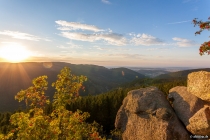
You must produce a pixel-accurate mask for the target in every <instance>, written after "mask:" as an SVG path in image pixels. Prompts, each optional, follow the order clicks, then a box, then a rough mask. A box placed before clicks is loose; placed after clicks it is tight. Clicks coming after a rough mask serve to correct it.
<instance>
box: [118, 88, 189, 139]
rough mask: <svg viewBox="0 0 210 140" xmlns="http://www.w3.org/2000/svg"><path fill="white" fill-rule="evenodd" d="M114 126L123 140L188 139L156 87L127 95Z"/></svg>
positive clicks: (184, 130)
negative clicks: (120, 131) (119, 131)
mask: <svg viewBox="0 0 210 140" xmlns="http://www.w3.org/2000/svg"><path fill="white" fill-rule="evenodd" d="M115 127H116V128H118V129H121V130H122V131H123V134H122V137H123V140H174V139H177V140H189V139H190V135H189V133H188V132H187V130H186V129H185V127H184V125H183V124H182V123H181V122H180V121H179V119H178V118H177V116H176V114H175V113H174V111H173V109H172V107H171V105H170V104H169V102H168V101H167V99H166V97H165V95H164V93H163V92H161V91H160V90H159V89H158V88H156V87H148V88H141V89H138V90H132V91H130V92H128V95H127V97H126V98H125V99H124V100H123V105H122V106H121V107H120V109H119V111H118V113H117V116H116V120H115Z"/></svg>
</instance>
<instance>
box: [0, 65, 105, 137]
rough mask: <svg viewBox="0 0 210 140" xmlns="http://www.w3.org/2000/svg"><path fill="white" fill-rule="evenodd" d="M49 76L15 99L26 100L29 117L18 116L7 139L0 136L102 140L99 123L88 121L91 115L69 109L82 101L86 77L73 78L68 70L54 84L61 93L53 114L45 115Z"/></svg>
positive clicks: (12, 122)
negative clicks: (69, 104) (80, 90)
mask: <svg viewBox="0 0 210 140" xmlns="http://www.w3.org/2000/svg"><path fill="white" fill-rule="evenodd" d="M46 79H47V76H40V77H38V78H35V79H34V80H33V86H31V87H29V88H28V89H26V90H21V91H20V92H18V93H17V95H16V96H15V99H17V100H18V101H19V102H20V101H23V100H25V102H26V105H29V106H30V110H29V112H28V113H24V112H18V113H15V114H13V115H12V116H11V118H10V123H11V124H12V125H14V126H16V128H15V129H13V130H11V132H10V133H8V134H7V135H3V134H0V139H1V140H6V139H18V140H49V139H50V140H83V139H88V140H101V139H102V138H101V137H100V136H99V133H98V129H99V124H97V123H96V122H94V123H92V124H88V123H86V122H85V120H86V119H87V118H88V117H89V116H90V115H89V113H87V112H84V113H82V112H81V111H80V110H77V111H76V112H74V113H73V112H71V111H68V110H66V108H65V106H66V104H67V103H70V102H72V101H74V100H76V99H77V98H79V94H78V92H79V89H80V88H81V86H82V83H83V82H84V81H86V80H87V78H86V77H85V76H75V75H72V74H71V71H70V69H69V68H67V67H64V68H63V69H62V70H61V73H60V74H59V75H58V79H57V81H56V82H55V83H53V84H52V86H53V87H55V89H56V90H57V92H56V93H55V94H54V100H53V108H54V110H53V112H52V113H51V114H50V115H47V114H45V113H44V107H45V105H46V104H49V103H50V101H49V99H47V98H48V97H47V96H45V91H46V90H47V85H48V83H47V81H46Z"/></svg>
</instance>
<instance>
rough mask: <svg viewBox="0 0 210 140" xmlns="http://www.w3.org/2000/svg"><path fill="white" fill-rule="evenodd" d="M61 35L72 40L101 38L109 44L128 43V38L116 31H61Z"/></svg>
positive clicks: (89, 40)
mask: <svg viewBox="0 0 210 140" xmlns="http://www.w3.org/2000/svg"><path fill="white" fill-rule="evenodd" d="M61 36H63V37H66V38H68V39H72V40H79V41H88V42H95V41H99V40H103V41H106V42H107V43H108V44H111V45H116V46H122V45H126V43H127V39H126V38H125V37H123V36H122V35H120V34H116V33H99V34H85V33H75V32H61Z"/></svg>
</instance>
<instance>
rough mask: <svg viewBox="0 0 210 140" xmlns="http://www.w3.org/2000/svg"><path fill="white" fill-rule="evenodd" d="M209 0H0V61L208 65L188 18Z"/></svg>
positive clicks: (202, 14) (205, 12) (202, 11)
mask: <svg viewBox="0 0 210 140" xmlns="http://www.w3.org/2000/svg"><path fill="white" fill-rule="evenodd" d="M128 5H129V6H128ZM209 5H210V1H209V0H176V1H170V2H169V1H167V0H164V1H161V2H159V1H157V0H151V1H137V0H136V1H111V0H91V1H88V2H87V1H81V0H78V1H62V2H60V1H49V0H46V1H41V0H37V1H27V0H22V1H17V0H10V1H0V9H1V12H0V18H1V19H4V20H2V21H1V22H0V62H42V61H49V62H53V61H56V62H67V63H71V64H91V65H99V66H104V67H144V68H145V67H148V68H165V67H166V68H167V67H188V68H207V67H209V66H210V65H209V59H208V57H209V56H208V55H204V56H200V55H199V47H200V45H201V44H202V43H203V42H206V41H208V40H209V34H208V33H209V32H208V31H203V32H202V33H201V35H197V36H195V34H194V33H195V32H196V31H198V30H199V27H194V25H193V24H192V20H193V19H194V18H198V19H199V20H202V21H207V20H208V17H209V16H210V15H209V7H208V6H209Z"/></svg>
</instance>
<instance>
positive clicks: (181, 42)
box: [172, 37, 198, 47]
mask: <svg viewBox="0 0 210 140" xmlns="http://www.w3.org/2000/svg"><path fill="white" fill-rule="evenodd" d="M172 39H173V40H174V41H176V45H178V46H179V47H192V46H196V45H198V44H196V43H195V41H192V40H188V39H184V38H178V37H174V38H172Z"/></svg>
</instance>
